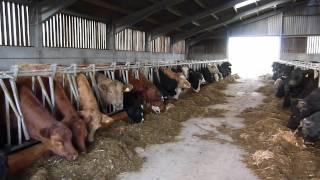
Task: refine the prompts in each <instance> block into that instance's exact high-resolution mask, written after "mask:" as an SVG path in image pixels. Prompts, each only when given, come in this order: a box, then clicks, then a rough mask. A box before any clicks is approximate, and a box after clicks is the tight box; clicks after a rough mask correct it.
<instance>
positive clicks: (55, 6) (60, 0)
mask: <svg viewBox="0 0 320 180" xmlns="http://www.w3.org/2000/svg"><path fill="white" fill-rule="evenodd" d="M77 1H78V0H51V1H43V2H41V3H40V4H39V7H40V21H41V22H43V21H45V20H47V19H48V18H50V17H51V16H53V15H55V14H56V13H58V12H59V11H62V10H64V9H66V8H67V7H69V6H71V5H72V4H74V3H76V2H77Z"/></svg>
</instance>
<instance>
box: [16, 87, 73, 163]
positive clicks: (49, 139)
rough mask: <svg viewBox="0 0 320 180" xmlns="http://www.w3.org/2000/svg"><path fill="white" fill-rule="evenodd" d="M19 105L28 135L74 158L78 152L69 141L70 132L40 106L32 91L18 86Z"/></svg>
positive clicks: (60, 153)
mask: <svg viewBox="0 0 320 180" xmlns="http://www.w3.org/2000/svg"><path fill="white" fill-rule="evenodd" d="M19 96H20V101H21V103H20V106H21V111H22V114H23V117H24V121H25V124H26V127H27V129H28V132H29V134H30V137H31V138H32V139H35V140H38V141H41V142H42V143H44V144H47V145H48V148H49V149H50V150H51V151H52V152H54V153H55V154H58V155H60V156H63V157H65V158H66V159H67V160H70V161H71V160H75V159H76V158H77V157H78V152H77V151H76V150H75V148H74V147H73V145H72V143H71V138H72V133H71V131H70V129H69V128H68V127H67V126H66V125H64V124H63V123H62V122H59V121H57V120H56V119H54V118H53V117H52V115H51V114H50V113H49V112H48V111H47V110H46V109H45V108H44V107H43V106H42V104H41V103H40V101H39V100H38V99H37V98H36V97H35V96H34V95H33V93H32V91H31V90H30V89H29V88H28V87H25V86H20V87H19Z"/></svg>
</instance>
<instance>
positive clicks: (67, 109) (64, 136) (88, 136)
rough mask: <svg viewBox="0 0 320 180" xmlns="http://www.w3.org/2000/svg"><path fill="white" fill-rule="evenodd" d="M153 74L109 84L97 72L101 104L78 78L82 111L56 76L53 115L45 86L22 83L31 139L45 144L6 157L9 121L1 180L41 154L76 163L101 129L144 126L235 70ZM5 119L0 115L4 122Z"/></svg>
mask: <svg viewBox="0 0 320 180" xmlns="http://www.w3.org/2000/svg"><path fill="white" fill-rule="evenodd" d="M150 74H151V76H152V77H151V79H152V81H150V80H149V79H150V77H146V75H145V73H143V71H133V70H130V71H129V75H128V78H127V80H126V79H125V77H124V76H123V75H122V74H121V73H120V71H118V70H116V71H115V78H114V79H113V80H111V79H109V78H107V76H105V75H104V74H103V73H99V72H97V73H96V75H95V80H96V83H97V87H98V90H99V94H100V99H97V97H96V95H95V93H94V90H93V87H92V86H93V85H92V82H90V79H89V78H88V77H87V76H86V75H85V74H81V73H79V74H77V76H76V83H77V87H78V89H77V90H78V92H79V101H80V102H79V103H80V110H79V111H77V110H76V108H75V107H74V105H73V103H72V102H71V101H70V97H69V96H68V94H70V92H69V91H68V90H69V89H70V88H68V87H67V86H68V84H65V83H63V82H62V81H63V78H61V76H59V75H57V76H56V78H55V80H54V98H55V111H54V113H51V112H50V110H49V107H47V106H48V105H45V106H44V105H43V103H42V102H44V97H43V96H42V91H43V88H41V87H40V85H41V84H40V85H39V83H35V84H33V83H32V78H31V77H30V78H29V77H19V78H18V79H17V80H16V84H17V87H18V92H19V97H20V106H21V111H22V114H23V117H24V122H25V125H26V128H27V130H28V132H29V135H30V137H31V138H32V139H33V140H37V141H39V142H41V143H40V144H38V145H35V146H32V147H30V148H28V149H25V150H22V151H21V152H18V153H15V154H12V155H10V156H8V152H6V151H5V149H6V148H5V147H6V141H7V139H8V137H7V135H6V133H4V132H6V128H8V127H6V124H5V121H0V149H2V151H0V179H5V177H7V174H8V173H9V172H10V173H16V172H18V171H20V170H22V169H23V168H26V167H27V166H29V165H30V164H31V163H32V162H33V161H34V160H36V159H37V158H39V156H41V155H42V154H43V153H46V152H49V151H50V152H53V153H54V154H57V155H59V156H62V157H64V158H66V159H67V160H70V161H72V160H75V159H76V158H77V157H78V152H82V153H83V152H86V151H87V143H88V142H89V143H91V142H93V141H94V135H95V132H96V131H97V130H98V129H103V128H108V127H110V125H111V124H112V123H113V122H115V121H118V120H127V119H129V122H131V123H140V122H143V121H144V113H145V112H146V111H153V112H155V113H161V112H164V111H165V110H166V102H167V101H166V100H168V99H176V100H177V99H178V98H179V96H180V94H181V92H183V91H185V90H186V89H192V90H193V91H194V92H199V91H200V86H201V85H202V84H207V83H213V82H215V81H220V80H221V79H223V78H224V77H226V76H228V75H230V74H231V64H230V63H229V62H224V63H222V64H220V65H216V64H208V65H207V66H205V67H201V68H198V69H197V70H196V71H195V70H193V69H191V68H189V67H188V66H176V67H172V68H169V67H160V68H153V69H152V72H151V73H149V75H150ZM42 82H43V84H44V87H45V88H46V89H47V90H48V91H49V80H48V78H45V77H42ZM126 82H127V83H126ZM62 84H64V86H62ZM3 100H4V95H3V94H1V93H0V101H2V102H4V101H3ZM99 101H103V103H104V104H105V105H113V107H114V108H115V109H118V110H120V109H122V110H123V111H121V112H120V113H117V114H115V115H111V116H109V115H108V114H105V113H103V112H104V111H103V110H102V107H101V106H100V105H99V103H98V102H99ZM0 107H1V112H5V109H4V107H3V105H0ZM10 113H12V112H10ZM5 114H6V113H1V114H0V119H5ZM12 117H14V116H12ZM16 122H17V120H16V119H14V118H11V127H10V128H11V129H10V130H11V132H13V133H12V134H13V135H12V137H11V141H12V143H13V144H14V143H17V137H16V136H15V134H17V123H16Z"/></svg>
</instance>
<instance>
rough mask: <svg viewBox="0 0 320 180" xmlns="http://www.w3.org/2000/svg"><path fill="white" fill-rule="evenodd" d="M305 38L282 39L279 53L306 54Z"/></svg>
mask: <svg viewBox="0 0 320 180" xmlns="http://www.w3.org/2000/svg"><path fill="white" fill-rule="evenodd" d="M306 48H307V37H282V38H281V53H306Z"/></svg>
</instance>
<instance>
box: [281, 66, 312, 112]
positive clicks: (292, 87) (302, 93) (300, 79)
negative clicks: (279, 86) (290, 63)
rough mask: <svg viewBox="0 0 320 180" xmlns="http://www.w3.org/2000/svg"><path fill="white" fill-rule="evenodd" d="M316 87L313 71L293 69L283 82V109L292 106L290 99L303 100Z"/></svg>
mask: <svg viewBox="0 0 320 180" xmlns="http://www.w3.org/2000/svg"><path fill="white" fill-rule="evenodd" d="M316 87H317V82H316V81H315V80H314V72H313V70H301V69H299V68H298V69H295V70H293V71H292V72H291V74H290V76H289V77H288V78H287V79H286V80H285V82H284V93H285V96H284V100H283V107H290V105H292V103H291V101H292V98H300V99H301V98H304V97H306V96H307V95H308V94H310V93H311V92H312V91H313V90H314V89H315V88H316Z"/></svg>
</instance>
